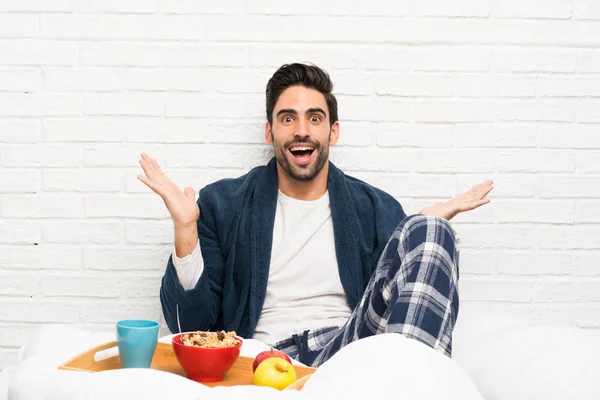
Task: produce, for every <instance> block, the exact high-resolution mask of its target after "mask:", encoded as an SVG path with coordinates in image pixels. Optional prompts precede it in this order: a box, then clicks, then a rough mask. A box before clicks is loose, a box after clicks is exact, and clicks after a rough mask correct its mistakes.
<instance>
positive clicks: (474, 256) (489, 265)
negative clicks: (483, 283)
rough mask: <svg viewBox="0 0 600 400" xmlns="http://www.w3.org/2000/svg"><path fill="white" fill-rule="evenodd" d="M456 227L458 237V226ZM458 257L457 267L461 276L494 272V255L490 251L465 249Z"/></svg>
mask: <svg viewBox="0 0 600 400" xmlns="http://www.w3.org/2000/svg"><path fill="white" fill-rule="evenodd" d="M457 229H458V232H457V233H458V237H460V228H457ZM459 257H460V260H459V266H458V268H459V274H460V276H461V277H463V276H465V275H486V274H492V273H494V257H493V253H492V252H490V251H466V252H461V253H460V256H459ZM461 279H462V278H461Z"/></svg>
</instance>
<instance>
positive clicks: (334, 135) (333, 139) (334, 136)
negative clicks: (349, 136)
mask: <svg viewBox="0 0 600 400" xmlns="http://www.w3.org/2000/svg"><path fill="white" fill-rule="evenodd" d="M339 137H340V123H339V122H338V121H335V122H334V123H333V125H331V134H330V135H329V145H330V146H333V145H335V144H336V143H337V141H338V139H339Z"/></svg>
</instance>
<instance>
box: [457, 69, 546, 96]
mask: <svg viewBox="0 0 600 400" xmlns="http://www.w3.org/2000/svg"><path fill="white" fill-rule="evenodd" d="M535 88H536V78H535V77H533V76H519V75H500V74H498V75H472V74H466V75H461V76H457V77H456V95H457V96H459V97H535V93H536V92H535Z"/></svg>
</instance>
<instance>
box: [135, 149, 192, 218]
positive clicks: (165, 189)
mask: <svg viewBox="0 0 600 400" xmlns="http://www.w3.org/2000/svg"><path fill="white" fill-rule="evenodd" d="M140 165H141V166H142V169H143V170H144V174H145V175H138V179H139V180H140V181H142V182H143V183H144V184H145V185H146V186H148V187H149V188H150V189H152V191H154V192H155V193H156V194H158V195H159V196H160V197H161V198H162V199H163V201H164V202H165V205H166V206H167V209H168V210H169V213H170V214H171V218H172V219H173V223H174V224H175V227H176V228H177V227H184V226H190V225H195V224H196V223H197V221H198V218H199V217H200V209H199V208H198V205H197V204H196V201H195V192H194V189H193V188H191V187H186V188H185V189H184V190H183V191H181V189H179V188H178V187H177V185H176V184H175V183H173V181H171V180H170V179H169V178H167V176H166V175H165V174H164V173H163V172H162V170H161V169H160V166H159V165H158V163H157V162H156V160H155V159H153V158H152V157H150V156H148V155H147V154H145V153H142V159H141V160H140Z"/></svg>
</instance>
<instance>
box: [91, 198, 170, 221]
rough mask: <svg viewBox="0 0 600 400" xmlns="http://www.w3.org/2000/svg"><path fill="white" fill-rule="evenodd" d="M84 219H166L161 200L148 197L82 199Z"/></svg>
mask: <svg viewBox="0 0 600 400" xmlns="http://www.w3.org/2000/svg"><path fill="white" fill-rule="evenodd" d="M84 204H85V215H86V217H92V218H94V217H123V218H125V217H130V218H166V217H168V216H169V213H168V211H167V208H166V207H165V204H164V203H163V201H162V200H161V198H160V197H159V196H158V195H156V194H154V195H152V196H150V195H126V196H124V195H97V196H92V195H89V196H86V197H85V198H84Z"/></svg>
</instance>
